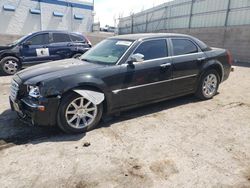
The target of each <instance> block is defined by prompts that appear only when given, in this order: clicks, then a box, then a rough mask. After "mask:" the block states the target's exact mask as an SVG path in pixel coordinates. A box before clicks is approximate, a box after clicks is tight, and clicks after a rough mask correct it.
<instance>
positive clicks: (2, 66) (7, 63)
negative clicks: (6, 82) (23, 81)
mask: <svg viewBox="0 0 250 188" xmlns="http://www.w3.org/2000/svg"><path fill="white" fill-rule="evenodd" d="M20 69H21V63H20V61H19V60H18V59H17V58H16V57H13V56H7V57H4V58H3V59H1V61H0V72H1V73H2V74H3V75H13V74H15V73H17V71H19V70H20Z"/></svg>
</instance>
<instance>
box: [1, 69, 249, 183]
mask: <svg viewBox="0 0 250 188" xmlns="http://www.w3.org/2000/svg"><path fill="white" fill-rule="evenodd" d="M10 79H11V78H10V77H1V78H0V84H1V86H0V185H1V187H15V188H16V187H201V188H203V187H215V188H217V187H222V188H235V187H236V188H243V187H250V68H249V67H236V71H235V72H234V73H232V74H231V76H230V78H229V80H227V81H226V82H225V83H223V84H222V85H221V87H220V90H219V94H218V95H217V96H216V97H214V99H213V100H209V101H199V100H197V99H196V98H195V97H194V96H186V97H182V98H179V99H175V100H170V101H166V102H162V103H159V104H154V105H149V106H147V107H143V108H139V109H136V110H131V111H128V112H124V113H122V114H121V116H119V117H115V118H113V119H111V120H109V121H106V122H105V123H102V124H101V126H100V127H99V128H98V129H95V130H93V131H91V132H88V133H87V134H86V135H73V136H72V135H64V134H62V133H61V132H60V131H58V129H56V128H41V127H29V126H27V125H25V124H23V123H21V122H20V121H19V120H18V119H17V117H16V115H15V113H13V112H11V111H10V110H9V104H8V90H9V83H10Z"/></svg>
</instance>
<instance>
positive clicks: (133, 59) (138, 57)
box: [128, 53, 144, 65]
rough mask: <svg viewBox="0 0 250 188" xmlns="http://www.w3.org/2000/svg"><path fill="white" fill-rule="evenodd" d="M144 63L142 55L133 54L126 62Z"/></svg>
mask: <svg viewBox="0 0 250 188" xmlns="http://www.w3.org/2000/svg"><path fill="white" fill-rule="evenodd" d="M143 61H144V55H142V54H139V53H137V54H133V55H132V56H131V57H130V60H129V61H128V64H130V65H131V64H133V63H134V62H143Z"/></svg>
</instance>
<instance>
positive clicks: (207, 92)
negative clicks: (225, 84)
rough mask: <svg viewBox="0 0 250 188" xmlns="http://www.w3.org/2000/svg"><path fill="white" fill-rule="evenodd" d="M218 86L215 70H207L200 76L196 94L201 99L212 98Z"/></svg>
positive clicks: (217, 75)
mask: <svg viewBox="0 0 250 188" xmlns="http://www.w3.org/2000/svg"><path fill="white" fill-rule="evenodd" d="M218 88H219V74H218V72H217V71H216V70H213V69H211V70H208V71H206V72H205V73H204V74H203V76H202V77H201V80H200V83H199V86H198V88H197V91H196V96H197V97H199V98H200V99H202V100H208V99H212V98H213V97H214V96H215V95H216V93H217V91H218Z"/></svg>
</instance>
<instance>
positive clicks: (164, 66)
mask: <svg viewBox="0 0 250 188" xmlns="http://www.w3.org/2000/svg"><path fill="white" fill-rule="evenodd" d="M170 66H171V63H164V64H161V65H160V67H161V68H167V67H170Z"/></svg>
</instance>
